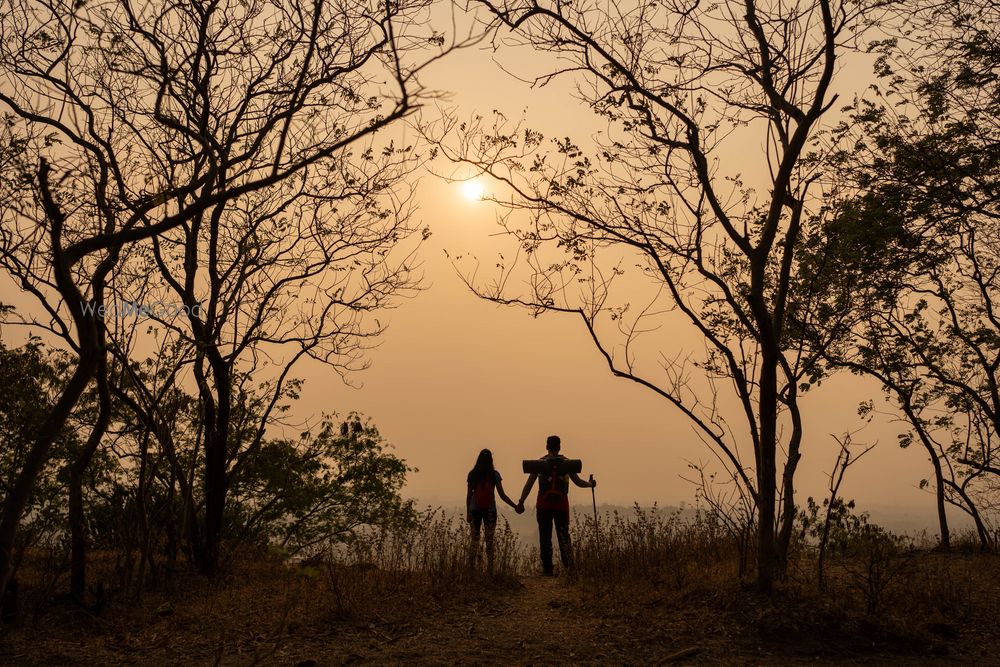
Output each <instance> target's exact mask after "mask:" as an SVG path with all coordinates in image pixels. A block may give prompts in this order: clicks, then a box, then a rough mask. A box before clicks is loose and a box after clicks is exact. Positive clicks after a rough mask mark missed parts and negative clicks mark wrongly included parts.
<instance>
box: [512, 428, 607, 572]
mask: <svg viewBox="0 0 1000 667" xmlns="http://www.w3.org/2000/svg"><path fill="white" fill-rule="evenodd" d="M561 445H562V443H561V441H560V440H559V436H558V435H550V436H549V437H548V440H546V442H545V449H546V450H547V452H548V453H547V454H546V455H545V456H543V457H542V458H541V460H542V461H547V462H552V463H553V464H555V463H557V462H559V461H564V460H566V457H565V456H563V455H562V454H560V453H559V449H560V447H561ZM555 469H556V466H555V465H553V470H555ZM536 478H537V479H538V500H537V502H536V505H535V512H536V517H537V519H538V547H539V551H540V552H541V555H542V572H543V574H545V575H546V576H552V575H553V574H554V573H555V572H554V568H553V565H552V527H553V525H555V529H556V537H557V538H558V540H559V555H560V557H561V558H562V563H563V567H564V568H566V569H567V570H568V569H569V568H570V567H572V566H573V551H572V548H573V547H572V544H571V543H570V539H569V480H571V479H572V480H573V483H574V484H576V485H577V486H579V487H581V488H584V489H590V488H594V487H596V486H597V482H596V481H593V477H591V481H589V482H588V481H585V480H582V479H580V476H579V475H577V474H576V473H570V474H568V475H565V474H553V473H543V474H534V473H533V474H532V475H531V476H529V477H528V481H527V482H526V483H525V485H524V490H523V491H522V492H521V498H520V500H518V502H517V508H516V509H517V512H518V513H521V512H523V511H524V499H525V498H527V497H528V494H529V493H531V487H532V486H534V485H535V479H536Z"/></svg>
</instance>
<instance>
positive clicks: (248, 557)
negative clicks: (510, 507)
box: [0, 509, 1000, 665]
mask: <svg viewBox="0 0 1000 667" xmlns="http://www.w3.org/2000/svg"><path fill="white" fill-rule="evenodd" d="M594 528H595V527H594V525H593V521H592V519H586V518H585V519H582V520H578V521H577V523H576V524H574V527H573V533H574V551H575V556H576V564H577V567H576V568H575V571H574V572H573V573H572V576H570V577H562V578H559V579H557V580H554V581H553V580H547V581H546V580H544V579H543V578H540V577H536V576H533V575H532V574H531V572H532V571H533V570H534V568H535V567H536V563H535V562H534V559H532V558H530V557H528V556H527V555H526V553H527V552H526V550H525V549H524V548H523V547H522V546H521V545H519V544H518V543H517V541H516V539H515V536H514V534H513V532H512V531H511V530H510V529H509V527H507V526H505V525H503V524H501V526H499V528H498V532H497V538H496V540H497V542H496V544H497V555H496V572H495V574H494V576H488V575H487V574H486V573H485V572H484V571H483V567H482V564H480V565H479V566H478V567H473V568H470V566H469V551H468V549H469V536H468V528H467V526H466V525H465V523H464V522H463V521H461V520H459V519H454V518H453V519H448V518H446V517H444V516H443V515H442V514H441V513H437V512H435V513H430V514H427V515H426V516H425V517H424V518H423V520H422V521H421V522H420V523H419V524H418V525H416V526H411V527H407V528H400V529H394V530H380V531H372V532H367V533H363V534H361V535H359V536H358V537H357V539H355V540H353V541H352V542H350V543H348V544H346V545H342V546H341V547H338V548H336V549H330V550H329V551H328V552H327V553H325V554H324V555H323V556H322V557H320V558H315V559H312V560H310V561H309V562H300V563H283V562H281V561H280V560H278V559H277V557H276V556H273V555H269V554H266V553H256V554H250V553H245V554H243V555H242V557H241V558H239V559H237V560H235V561H234V562H233V564H232V567H231V568H230V570H229V571H228V572H227V573H226V574H225V575H224V576H222V577H219V578H216V579H215V580H207V579H204V578H202V577H200V576H198V575H195V574H192V573H187V572H183V573H177V574H175V575H174V576H173V579H172V581H171V582H170V585H165V584H166V582H165V581H164V580H159V581H157V582H154V584H156V585H152V586H150V587H148V588H147V589H146V590H145V592H144V594H143V596H142V598H141V600H135V599H133V598H132V597H131V596H125V595H124V594H122V593H119V592H117V591H115V590H113V589H109V590H108V591H107V593H108V601H107V604H106V605H105V607H104V608H103V609H101V610H100V613H95V612H94V611H93V610H91V611H88V610H83V609H80V608H79V607H77V606H75V605H74V604H72V603H71V602H69V601H68V600H65V599H61V598H58V597H57V596H56V597H53V596H51V595H49V596H48V597H45V595H46V593H45V590H46V588H48V587H49V586H50V585H51V583H52V582H53V581H55V582H56V587H57V588H61V587H62V586H64V584H65V581H64V580H63V579H61V578H55V579H54V578H53V576H52V575H51V574H46V572H45V568H44V567H41V563H42V562H41V561H38V562H37V563H36V564H35V567H33V569H31V570H30V571H26V573H25V574H26V575H27V574H29V572H30V574H31V579H32V581H31V582H30V585H28V586H27V588H28V589H29V590H30V592H31V595H32V596H34V597H33V599H34V600H36V601H40V600H42V599H43V598H44V604H41V605H40V607H39V613H38V614H37V616H35V617H29V618H27V619H25V620H26V625H25V627H23V628H18V629H12V630H8V631H7V632H6V633H5V635H4V637H3V640H2V645H0V661H3V660H4V658H6V660H7V661H9V662H13V663H16V664H52V663H60V664H108V665H111V664H128V663H135V662H139V663H142V664H178V663H180V662H186V663H190V664H215V663H217V662H221V663H222V664H296V663H297V662H298V661H300V660H307V659H315V660H317V663H318V664H341V663H344V662H357V661H364V660H367V661H372V662H377V663H382V662H388V663H397V662H417V663H423V664H426V663H441V662H448V663H453V662H469V661H473V662H485V663H491V662H508V661H514V662H525V663H526V662H543V663H544V662H546V659H545V656H546V655H549V656H550V657H551V654H552V653H551V652H552V651H554V650H559V649H558V644H552V643H550V642H547V640H537V639H535V638H537V637H538V636H539V631H540V629H544V628H545V627H546V626H553V627H559V628H561V630H562V632H564V633H567V634H569V635H571V636H572V637H573V641H572V645H573V647H574V648H573V650H574V651H576V653H575V656H576V657H575V658H574V661H576V662H588V661H592V662H601V661H610V662H616V661H621V660H629V661H633V662H640V663H641V662H652V661H657V660H660V659H663V658H664V657H665V656H669V655H670V654H672V653H674V652H676V651H678V650H688V649H691V650H696V651H697V652H698V661H699V662H701V663H704V664H731V663H732V662H734V661H735V662H748V661H749V662H751V663H754V664H805V663H813V664H814V663H815V662H817V661H818V662H837V663H844V662H847V663H851V662H854V661H863V662H865V661H866V662H875V663H881V662H888V661H892V662H895V663H899V664H924V663H925V662H926V661H929V660H932V659H937V656H945V657H943V658H941V659H947V660H948V661H949V662H971V663H975V662H982V661H983V660H985V658H984V657H983V656H982V653H981V652H982V650H984V648H985V647H988V646H990V645H992V644H993V643H994V642H995V641H996V640H997V639H1000V630H998V629H997V627H996V623H995V620H994V619H995V618H996V617H997V614H998V605H1000V559H998V558H997V557H996V556H994V555H990V554H979V553H952V554H940V553H934V552H930V551H927V550H912V549H909V548H900V549H899V550H898V551H896V552H893V553H891V554H884V559H885V562H881V563H879V564H878V565H879V567H881V568H882V570H881V571H882V572H883V574H885V573H889V574H891V576H887V577H883V583H884V586H882V587H881V589H880V591H879V599H878V601H877V604H876V605H875V606H874V609H872V606H871V604H870V600H869V599H868V598H869V592H870V589H869V586H868V583H869V582H868V581H867V577H869V576H870V569H869V568H870V566H871V562H870V561H869V560H866V557H865V555H864V554H863V553H855V554H853V555H852V556H851V557H849V558H848V557H844V558H834V559H832V560H831V561H830V564H829V569H828V577H827V581H828V585H827V587H826V588H825V590H823V591H820V590H819V588H818V587H817V585H816V579H815V553H814V551H813V550H812V548H811V547H809V546H808V545H805V544H798V545H797V548H796V550H795V560H794V562H793V567H792V568H791V570H790V573H789V576H788V578H787V579H786V580H784V581H782V582H780V584H779V586H778V589H777V591H776V592H775V593H774V594H773V595H771V596H761V595H758V594H756V593H754V592H753V590H752V586H751V582H750V581H749V580H747V579H741V578H740V577H739V567H738V561H739V548H738V545H737V544H736V543H735V542H734V541H733V540H732V539H731V538H730V537H729V535H728V534H727V533H726V532H725V531H724V530H722V529H721V528H720V526H719V525H718V524H717V523H716V522H714V521H713V520H712V518H711V517H710V516H707V515H695V516H693V517H682V516H681V515H679V514H673V513H664V512H655V511H643V510H639V509H636V510H635V511H634V512H633V513H630V514H626V515H612V516H609V517H606V518H605V520H603V521H602V523H601V524H600V526H599V531H595V529H594ZM882 557H883V556H878V558H882ZM114 560H115V559H114V558H113V556H112V555H111V554H108V555H106V557H105V558H103V559H101V560H100V562H99V564H98V566H97V567H96V568H95V573H94V578H95V580H97V579H102V578H103V579H105V580H106V581H113V574H114ZM880 576H881V575H880ZM29 597H30V596H29ZM38 637H43V638H44V639H42V640H39V639H38Z"/></svg>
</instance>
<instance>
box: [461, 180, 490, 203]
mask: <svg viewBox="0 0 1000 667" xmlns="http://www.w3.org/2000/svg"><path fill="white" fill-rule="evenodd" d="M485 194H486V188H485V187H484V186H483V184H482V183H481V182H480V181H479V179H476V178H470V179H469V180H467V181H464V182H463V183H462V196H464V197H465V198H466V199H467V200H469V201H479V200H481V199H482V198H483V196H484V195H485Z"/></svg>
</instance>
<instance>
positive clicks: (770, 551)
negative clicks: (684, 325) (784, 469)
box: [757, 353, 778, 593]
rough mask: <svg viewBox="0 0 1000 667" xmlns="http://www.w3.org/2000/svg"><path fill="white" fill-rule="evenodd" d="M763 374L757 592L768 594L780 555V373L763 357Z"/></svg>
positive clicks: (761, 374)
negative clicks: (777, 523)
mask: <svg viewBox="0 0 1000 667" xmlns="http://www.w3.org/2000/svg"><path fill="white" fill-rule="evenodd" d="M762 356H763V359H762V364H761V365H762V367H761V372H760V405H759V411H760V443H759V446H758V449H759V452H758V454H757V516H758V525H757V588H759V589H760V591H761V592H763V593H769V592H770V591H771V589H772V587H773V585H774V575H775V570H776V565H777V551H776V549H775V546H776V543H775V539H774V526H775V503H776V496H777V488H776V484H777V470H776V462H775V458H776V452H777V407H778V406H777V391H776V385H777V369H776V367H775V364H774V363H769V361H770V360H769V359H768V357H770V355H768V354H766V353H765V354H763V355H762Z"/></svg>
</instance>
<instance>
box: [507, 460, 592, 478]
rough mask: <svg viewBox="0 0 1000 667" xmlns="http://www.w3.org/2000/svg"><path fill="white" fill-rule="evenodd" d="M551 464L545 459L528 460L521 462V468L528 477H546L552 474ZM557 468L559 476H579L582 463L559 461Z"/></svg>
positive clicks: (577, 461)
mask: <svg viewBox="0 0 1000 667" xmlns="http://www.w3.org/2000/svg"><path fill="white" fill-rule="evenodd" d="M552 463H553V462H552V461H546V460H545V459H528V460H526V461H521V468H522V470H524V472H525V474H528V475H547V474H548V473H550V472H552ZM558 466H559V467H558V468H557V470H556V472H557V474H559V475H571V474H573V473H576V474H577V475H579V474H580V472H581V471H582V470H583V461H581V460H580V459H562V460H561V461H559V464H558Z"/></svg>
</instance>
